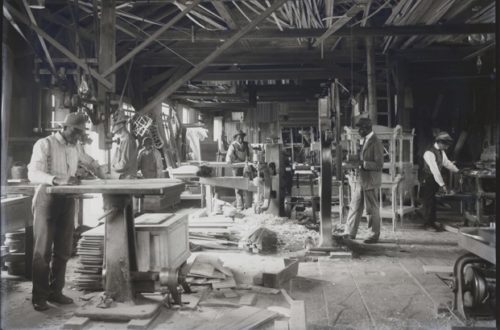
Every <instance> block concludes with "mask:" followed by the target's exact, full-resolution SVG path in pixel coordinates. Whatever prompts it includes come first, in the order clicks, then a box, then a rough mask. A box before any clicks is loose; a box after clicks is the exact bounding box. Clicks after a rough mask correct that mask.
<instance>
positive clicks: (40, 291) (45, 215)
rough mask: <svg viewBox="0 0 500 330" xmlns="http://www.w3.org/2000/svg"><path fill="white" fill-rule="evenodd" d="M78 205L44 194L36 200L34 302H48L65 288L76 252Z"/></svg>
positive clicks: (71, 199)
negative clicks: (76, 208) (70, 264)
mask: <svg viewBox="0 0 500 330" xmlns="http://www.w3.org/2000/svg"><path fill="white" fill-rule="evenodd" d="M74 214H75V201H74V199H73V198H65V197H53V196H50V195H46V194H45V193H41V194H38V193H37V194H36V195H35V197H34V199H33V216H34V223H33V235H34V247H33V292H32V293H33V301H34V302H37V301H45V300H47V298H48V296H49V295H50V294H51V293H60V292H62V289H63V287H64V281H65V279H64V277H65V275H66V263H67V262H68V260H69V258H70V257H71V252H72V249H73V232H74V228H75V225H74Z"/></svg>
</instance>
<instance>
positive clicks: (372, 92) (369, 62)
mask: <svg viewBox="0 0 500 330" xmlns="http://www.w3.org/2000/svg"><path fill="white" fill-rule="evenodd" d="M365 43H366V69H367V84H368V115H369V117H370V119H371V120H372V123H373V124H374V125H376V124H377V85H376V77H375V48H374V47H373V38H372V37H366V38H365Z"/></svg>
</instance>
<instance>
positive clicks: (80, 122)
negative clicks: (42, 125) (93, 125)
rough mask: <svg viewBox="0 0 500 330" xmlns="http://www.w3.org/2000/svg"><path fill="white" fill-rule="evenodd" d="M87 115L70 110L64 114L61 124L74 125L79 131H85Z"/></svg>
mask: <svg viewBox="0 0 500 330" xmlns="http://www.w3.org/2000/svg"><path fill="white" fill-rule="evenodd" d="M86 122H87V117H86V116H85V115H84V114H83V113H78V112H72V113H69V114H67V115H66V118H64V122H63V123H62V124H61V126H63V127H74V128H77V129H79V130H81V131H85V129H86V128H85V123H86Z"/></svg>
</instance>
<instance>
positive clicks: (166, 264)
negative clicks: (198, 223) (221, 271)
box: [135, 213, 191, 271]
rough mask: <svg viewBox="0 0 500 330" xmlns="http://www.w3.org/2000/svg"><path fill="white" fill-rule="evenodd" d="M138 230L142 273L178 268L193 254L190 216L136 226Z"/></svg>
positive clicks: (139, 259) (174, 216)
mask: <svg viewBox="0 0 500 330" xmlns="http://www.w3.org/2000/svg"><path fill="white" fill-rule="evenodd" d="M167 215H168V216H170V215H171V214H169V213H166V217H167ZM135 230H136V237H137V263H138V267H139V271H160V270H161V269H162V268H168V269H176V268H178V267H179V266H180V265H182V263H184V262H185V261H186V260H187V258H188V257H189V255H190V254H191V252H190V251H189V230H188V216H187V214H184V215H177V214H176V215H173V216H170V217H169V218H168V220H166V221H164V222H162V223H159V224H136V226H135Z"/></svg>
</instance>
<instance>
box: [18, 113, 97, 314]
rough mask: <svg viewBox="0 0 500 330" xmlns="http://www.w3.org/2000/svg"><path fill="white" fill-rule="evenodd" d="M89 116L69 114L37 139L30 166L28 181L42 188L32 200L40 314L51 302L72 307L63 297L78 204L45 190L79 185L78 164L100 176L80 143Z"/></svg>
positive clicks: (36, 301) (35, 293) (35, 282)
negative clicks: (54, 130)
mask: <svg viewBox="0 0 500 330" xmlns="http://www.w3.org/2000/svg"><path fill="white" fill-rule="evenodd" d="M86 121H87V119H86V117H85V115H83V114H79V113H70V114H68V115H67V116H66V119H65V121H64V123H63V125H62V126H63V129H62V131H60V132H57V133H56V134H54V135H50V136H47V137H45V138H42V139H40V140H38V141H37V142H36V143H35V145H34V146H33V154H32V155H31V161H30V163H29V165H28V178H29V180H30V181H31V182H32V183H36V184H41V185H42V186H39V187H38V188H37V190H36V193H35V196H34V197H33V218H34V221H33V235H34V247H33V292H32V295H33V296H32V303H33V307H34V308H35V310H37V311H44V310H47V309H48V308H49V306H48V305H47V301H50V302H55V303H58V304H71V303H72V302H73V300H72V299H71V298H69V297H67V296H65V295H64V294H63V293H62V289H63V288H64V277H65V274H66V263H67V261H68V259H69V258H70V257H71V252H72V249H73V231H74V214H75V212H74V199H73V198H68V197H67V196H59V195H49V194H46V193H45V186H46V185H49V186H52V185H54V186H58V185H71V184H78V179H77V178H76V177H75V175H76V172H77V168H78V164H79V163H81V164H83V165H84V166H85V167H86V168H88V169H90V170H92V171H93V172H94V173H98V174H99V173H100V169H99V164H98V163H97V162H96V161H95V160H94V159H93V158H92V157H90V156H89V155H87V154H86V153H85V152H84V151H83V148H82V146H81V145H80V144H79V143H78V141H79V140H80V139H81V138H82V137H83V135H84V134H85V123H86Z"/></svg>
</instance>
